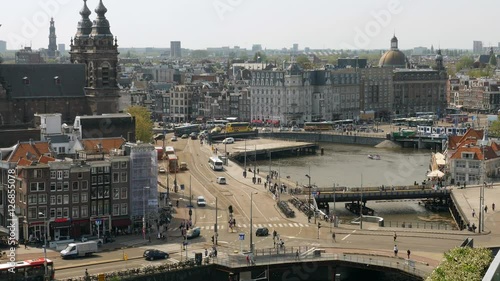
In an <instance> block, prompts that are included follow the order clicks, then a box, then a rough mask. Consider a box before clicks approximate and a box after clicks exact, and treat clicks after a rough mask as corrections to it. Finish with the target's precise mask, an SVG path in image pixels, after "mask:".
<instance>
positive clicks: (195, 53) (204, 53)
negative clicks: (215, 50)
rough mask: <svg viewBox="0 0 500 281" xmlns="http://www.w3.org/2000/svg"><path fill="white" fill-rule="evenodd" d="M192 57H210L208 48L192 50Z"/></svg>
mask: <svg viewBox="0 0 500 281" xmlns="http://www.w3.org/2000/svg"><path fill="white" fill-rule="evenodd" d="M191 57H192V58H193V59H204V58H208V52H207V51H206V50H194V51H192V52H191Z"/></svg>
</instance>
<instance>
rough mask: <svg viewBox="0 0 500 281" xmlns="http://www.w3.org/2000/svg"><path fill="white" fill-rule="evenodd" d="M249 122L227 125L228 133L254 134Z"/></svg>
mask: <svg viewBox="0 0 500 281" xmlns="http://www.w3.org/2000/svg"><path fill="white" fill-rule="evenodd" d="M252 131H253V129H252V126H250V123H249V122H234V123H227V124H226V133H248V132H252Z"/></svg>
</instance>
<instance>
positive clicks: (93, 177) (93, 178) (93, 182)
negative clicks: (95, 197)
mask: <svg viewBox="0 0 500 281" xmlns="http://www.w3.org/2000/svg"><path fill="white" fill-rule="evenodd" d="M92 184H97V176H92Z"/></svg>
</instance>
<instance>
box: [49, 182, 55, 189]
mask: <svg viewBox="0 0 500 281" xmlns="http://www.w3.org/2000/svg"><path fill="white" fill-rule="evenodd" d="M50 191H56V183H55V182H51V183H50Z"/></svg>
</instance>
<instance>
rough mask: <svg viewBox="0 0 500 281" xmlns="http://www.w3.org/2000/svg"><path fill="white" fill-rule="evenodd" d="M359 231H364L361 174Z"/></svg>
mask: <svg viewBox="0 0 500 281" xmlns="http://www.w3.org/2000/svg"><path fill="white" fill-rule="evenodd" d="M359 229H363V173H361V201H360V202H359Z"/></svg>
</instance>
